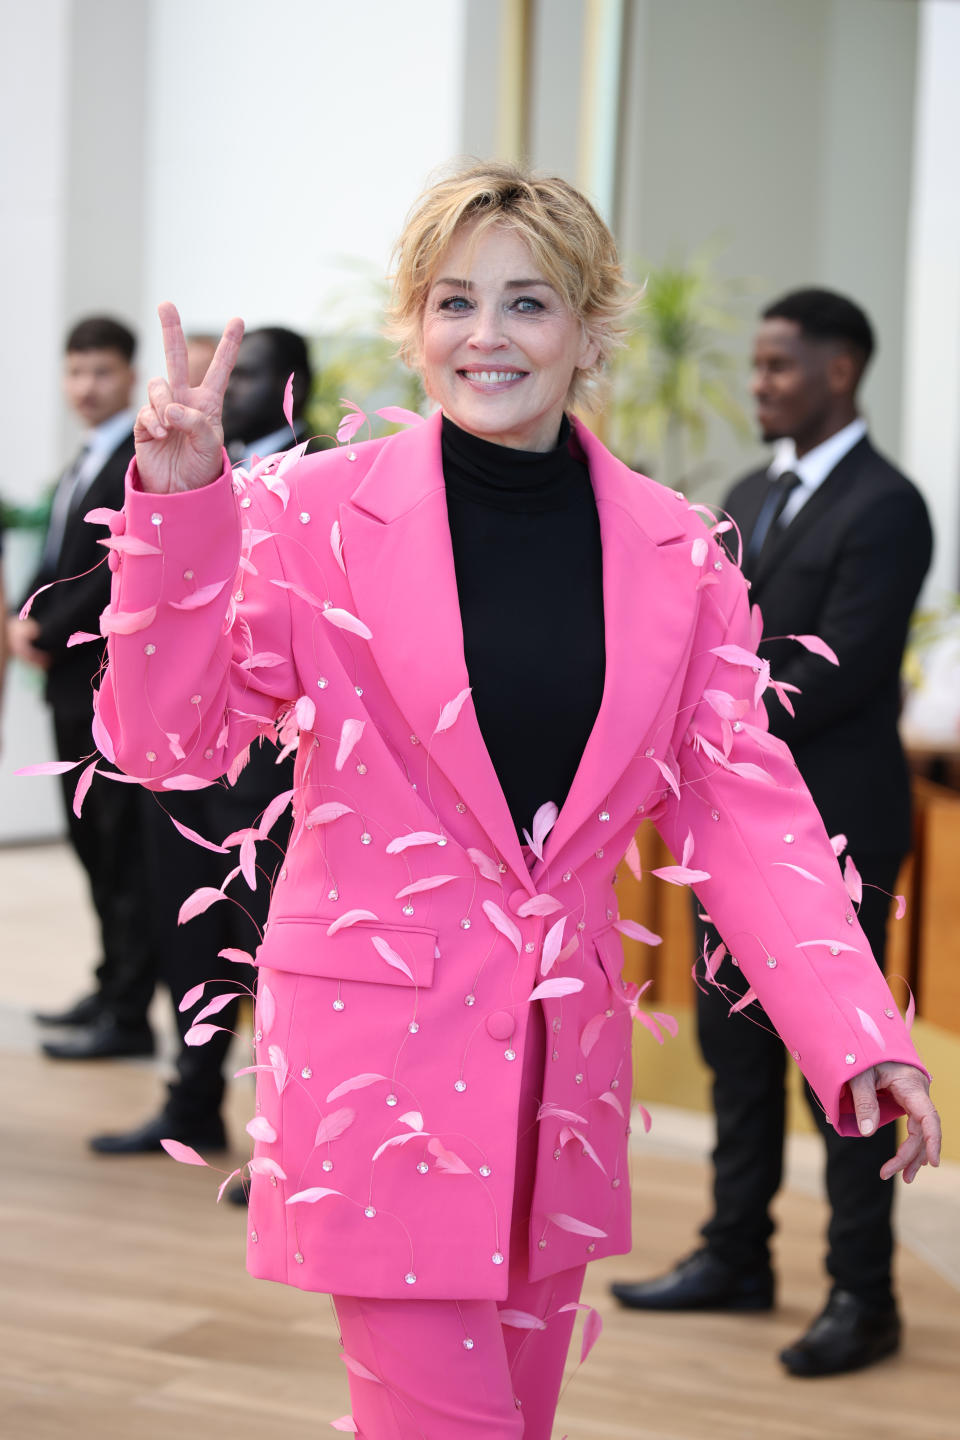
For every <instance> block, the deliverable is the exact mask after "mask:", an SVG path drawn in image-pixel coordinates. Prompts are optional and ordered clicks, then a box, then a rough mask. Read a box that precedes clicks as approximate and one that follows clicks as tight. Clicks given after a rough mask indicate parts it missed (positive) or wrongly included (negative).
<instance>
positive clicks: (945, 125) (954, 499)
mask: <svg viewBox="0 0 960 1440" xmlns="http://www.w3.org/2000/svg"><path fill="white" fill-rule="evenodd" d="M958 75H960V5H956V4H955V3H953V0H925V3H924V5H923V9H922V11H921V30H920V54H919V62H918V84H917V97H918V99H917V119H916V139H915V149H914V179H913V195H912V204H911V211H910V249H909V269H908V283H907V293H906V305H905V313H906V336H907V341H906V356H907V363H906V367H905V371H904V389H903V406H904V454H905V461H906V464H907V466H908V468H909V470H910V473H911V474H912V475H913V476H914V477H915V478H916V480H917V482H918V484H920V485H921V486H922V487H923V489H924V492H925V493H926V495H927V499H928V501H929V502H930V505H931V508H932V510H933V512H934V516H935V528H936V550H935V553H934V559H933V569H932V571H931V574H930V578H929V581H928V584H927V589H926V592H925V593H926V595H927V597H928V598H929V599H930V600H932V601H938V600H940V599H941V598H942V596H943V594H944V592H946V591H949V590H956V589H957V588H958V587H960V186H958V185H957V181H956V177H957V152H958V147H960V85H958V82H957V77H958Z"/></svg>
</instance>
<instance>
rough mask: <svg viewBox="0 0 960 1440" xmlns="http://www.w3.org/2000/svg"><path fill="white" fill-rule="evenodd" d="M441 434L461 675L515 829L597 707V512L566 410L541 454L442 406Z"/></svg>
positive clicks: (569, 767) (579, 749)
mask: <svg viewBox="0 0 960 1440" xmlns="http://www.w3.org/2000/svg"><path fill="white" fill-rule="evenodd" d="M442 444H443V474H444V480H445V482H446V492H447V512H448V515H449V519H450V536H451V539H452V541H453V560H454V565H455V567H456V574H457V591H458V594H459V598H460V616H461V621H462V624H463V648H464V654H465V656H466V661H467V673H468V675H469V677H470V684H471V686H472V687H473V703H474V706H475V708H476V712H477V719H478V721H479V723H480V730H481V733H482V734H483V738H484V742H485V744H486V747H487V750H488V751H489V753H490V758H491V760H492V761H493V766H494V769H495V770H496V772H497V775H498V777H499V780H500V784H501V786H502V787H503V792H504V794H505V795H506V798H507V804H508V805H509V807H510V813H511V815H512V816H513V821H514V824H515V825H516V827H517V832H518V834H519V832H520V831H521V830H522V829H524V828H526V829H527V830H529V829H530V827H531V823H532V820H533V815H534V811H535V810H537V808H538V807H539V806H540V805H542V804H543V803H544V802H545V801H547V800H552V801H553V802H554V803H555V804H556V805H557V806H558V808H559V807H560V806H562V805H563V802H564V800H565V799H566V796H567V791H568V790H569V789H570V785H571V782H572V780H573V777H574V774H575V772H576V769H577V766H578V765H579V763H580V757H581V755H582V754H583V750H584V746H585V745H586V743H587V737H588V736H589V734H590V731H591V729H592V728H593V722H594V721H595V719H596V718H597V711H598V710H599V708H600V699H601V696H602V694H603V679H604V664H605V653H604V633H603V570H602V557H601V548H600V522H599V520H598V517H597V507H596V504H595V501H594V497H593V490H592V487H591V485H590V475H589V472H588V470H587V465H586V461H585V460H584V458H583V455H582V452H581V451H580V447H579V446H578V445H577V443H576V437H575V436H574V435H573V432H572V430H571V428H570V424H569V421H568V420H567V419H566V417H564V420H563V425H562V427H561V431H560V437H559V443H558V445H557V447H556V448H555V449H554V450H549V451H546V452H539V451H530V450H512V449H509V448H507V447H506V446H503V445H495V444H492V443H491V442H490V441H487V440H480V439H478V438H477V437H476V436H475V435H468V434H467V432H466V431H464V430H461V429H459V428H458V427H457V426H456V425H454V424H453V423H452V422H451V421H450V420H448V419H447V418H446V416H444V418H443V437H442Z"/></svg>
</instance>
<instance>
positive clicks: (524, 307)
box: [513, 295, 543, 315]
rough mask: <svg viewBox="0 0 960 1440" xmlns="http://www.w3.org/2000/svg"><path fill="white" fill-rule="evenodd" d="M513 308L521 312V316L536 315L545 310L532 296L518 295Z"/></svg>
mask: <svg viewBox="0 0 960 1440" xmlns="http://www.w3.org/2000/svg"><path fill="white" fill-rule="evenodd" d="M513 307H514V309H515V310H519V312H520V314H521V315H535V314H536V313H537V311H538V310H542V309H543V306H542V305H541V304H540V301H539V300H535V299H534V298H533V296H532V295H518V296H517V298H516V300H514V302H513Z"/></svg>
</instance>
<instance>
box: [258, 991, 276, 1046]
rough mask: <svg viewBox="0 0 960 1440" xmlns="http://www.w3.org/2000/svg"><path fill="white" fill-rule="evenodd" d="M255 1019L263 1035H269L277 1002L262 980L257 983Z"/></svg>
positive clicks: (274, 1017)
mask: <svg viewBox="0 0 960 1440" xmlns="http://www.w3.org/2000/svg"><path fill="white" fill-rule="evenodd" d="M257 1018H258V1020H259V1022H260V1028H261V1030H262V1031H263V1033H264V1035H269V1034H270V1031H271V1030H272V1029H273V1022H274V1020H276V1018H277V1002H276V1000H274V998H273V991H272V990H271V989H270V987H269V986H268V985H266V984H265V983H264V981H263V980H259V979H258V981H257Z"/></svg>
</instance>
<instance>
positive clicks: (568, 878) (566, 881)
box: [563, 870, 573, 885]
mask: <svg viewBox="0 0 960 1440" xmlns="http://www.w3.org/2000/svg"><path fill="white" fill-rule="evenodd" d="M572 879H573V874H572V872H571V871H570V870H564V872H563V883H564V885H569V883H570V881H571V880H572Z"/></svg>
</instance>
